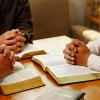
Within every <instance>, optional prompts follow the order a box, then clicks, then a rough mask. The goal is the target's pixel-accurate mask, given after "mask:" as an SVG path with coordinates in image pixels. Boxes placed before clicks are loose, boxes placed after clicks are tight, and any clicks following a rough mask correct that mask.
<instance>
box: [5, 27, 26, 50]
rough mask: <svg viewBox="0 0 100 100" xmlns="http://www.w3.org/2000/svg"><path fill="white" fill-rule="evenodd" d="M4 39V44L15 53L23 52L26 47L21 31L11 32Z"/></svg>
mask: <svg viewBox="0 0 100 100" xmlns="http://www.w3.org/2000/svg"><path fill="white" fill-rule="evenodd" d="M4 39H5V40H4V44H5V45H7V46H8V47H9V49H10V50H13V51H14V52H19V51H21V50H22V49H23V47H24V45H25V44H24V42H25V41H26V39H25V38H24V37H23V35H22V32H21V31H20V30H19V29H15V30H14V29H13V30H11V31H9V34H7V35H6V36H5V37H4Z"/></svg>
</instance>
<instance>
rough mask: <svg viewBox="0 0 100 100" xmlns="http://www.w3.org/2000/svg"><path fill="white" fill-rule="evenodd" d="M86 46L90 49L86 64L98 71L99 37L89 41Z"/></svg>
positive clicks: (99, 56) (99, 62) (99, 66)
mask: <svg viewBox="0 0 100 100" xmlns="http://www.w3.org/2000/svg"><path fill="white" fill-rule="evenodd" d="M87 47H88V48H89V50H90V51H91V55H90V56H89V58H88V61H87V66H88V67H89V68H90V69H93V70H96V71H100V38H99V39H96V40H94V41H90V42H89V43H88V44H87Z"/></svg>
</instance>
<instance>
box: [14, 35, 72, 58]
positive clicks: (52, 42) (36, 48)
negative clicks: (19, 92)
mask: <svg viewBox="0 0 100 100" xmlns="http://www.w3.org/2000/svg"><path fill="white" fill-rule="evenodd" d="M70 41H71V39H70V38H69V37H67V36H58V37H51V38H45V39H39V40H34V42H33V44H27V45H26V46H25V48H24V49H23V50H22V51H21V52H19V53H18V54H16V56H15V58H16V60H20V59H25V58H29V57H32V56H34V55H40V54H46V53H52V52H53V53H54V52H62V51H63V50H64V48H65V45H66V44H67V43H69V42H70ZM58 44H59V45H58ZM56 45H57V48H56Z"/></svg>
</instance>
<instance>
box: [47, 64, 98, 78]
mask: <svg viewBox="0 0 100 100" xmlns="http://www.w3.org/2000/svg"><path fill="white" fill-rule="evenodd" d="M48 69H49V70H50V71H52V72H53V73H54V74H55V75H56V76H58V77H65V76H67V77H68V76H75V75H83V74H91V73H98V72H96V71H93V70H90V69H89V68H87V67H85V66H79V65H70V64H63V65H55V66H49V67H48Z"/></svg>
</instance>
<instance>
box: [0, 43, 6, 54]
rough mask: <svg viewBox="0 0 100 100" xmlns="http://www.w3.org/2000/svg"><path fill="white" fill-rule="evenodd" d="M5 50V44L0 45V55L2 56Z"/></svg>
mask: <svg viewBox="0 0 100 100" xmlns="http://www.w3.org/2000/svg"><path fill="white" fill-rule="evenodd" d="M5 48H6V45H5V44H2V45H0V53H1V54H2V53H3V52H4V49H5Z"/></svg>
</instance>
